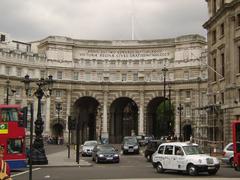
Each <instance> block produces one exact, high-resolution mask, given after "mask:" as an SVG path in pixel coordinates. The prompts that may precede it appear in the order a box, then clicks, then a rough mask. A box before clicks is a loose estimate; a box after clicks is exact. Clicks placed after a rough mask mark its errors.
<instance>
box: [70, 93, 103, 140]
mask: <svg viewBox="0 0 240 180" xmlns="http://www.w3.org/2000/svg"><path fill="white" fill-rule="evenodd" d="M98 106H99V102H98V101H97V100H96V99H95V98H93V97H89V96H86V97H81V98H79V99H78V100H77V101H76V102H75V103H74V115H75V118H76V120H77V121H79V123H80V143H83V142H84V141H86V140H96V139H97V133H96V116H97V108H98Z"/></svg>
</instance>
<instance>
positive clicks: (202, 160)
mask: <svg viewBox="0 0 240 180" xmlns="http://www.w3.org/2000/svg"><path fill="white" fill-rule="evenodd" d="M152 165H153V167H154V168H156V170H157V172H158V173H163V172H164V171H165V170H176V171H184V172H187V173H188V174H189V175H192V176H196V175H198V173H200V172H208V174H209V175H215V174H216V173H217V171H218V170H219V168H220V163H219V160H218V159H217V158H216V157H212V156H209V155H207V154H203V153H202V151H201V150H200V148H199V146H198V145H197V144H194V143H191V142H168V143H162V144H161V145H160V146H159V147H158V149H157V151H156V152H155V153H154V154H153V155H152Z"/></svg>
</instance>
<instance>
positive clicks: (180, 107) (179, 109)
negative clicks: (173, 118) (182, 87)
mask: <svg viewBox="0 0 240 180" xmlns="http://www.w3.org/2000/svg"><path fill="white" fill-rule="evenodd" d="M177 109H178V111H179V120H180V122H179V123H180V124H179V125H180V134H179V139H180V141H182V110H183V106H182V104H181V103H180V104H179V106H178V108H177Z"/></svg>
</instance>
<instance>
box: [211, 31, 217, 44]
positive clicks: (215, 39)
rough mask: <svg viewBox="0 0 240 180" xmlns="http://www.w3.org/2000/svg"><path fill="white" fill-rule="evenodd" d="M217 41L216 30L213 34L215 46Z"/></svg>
mask: <svg viewBox="0 0 240 180" xmlns="http://www.w3.org/2000/svg"><path fill="white" fill-rule="evenodd" d="M216 41H217V33H216V30H214V31H213V32H212V44H215V43H216Z"/></svg>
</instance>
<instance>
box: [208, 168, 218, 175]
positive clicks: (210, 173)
mask: <svg viewBox="0 0 240 180" xmlns="http://www.w3.org/2000/svg"><path fill="white" fill-rule="evenodd" d="M216 173H217V170H216V169H215V170H212V171H208V174H209V175H215V174H216Z"/></svg>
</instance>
